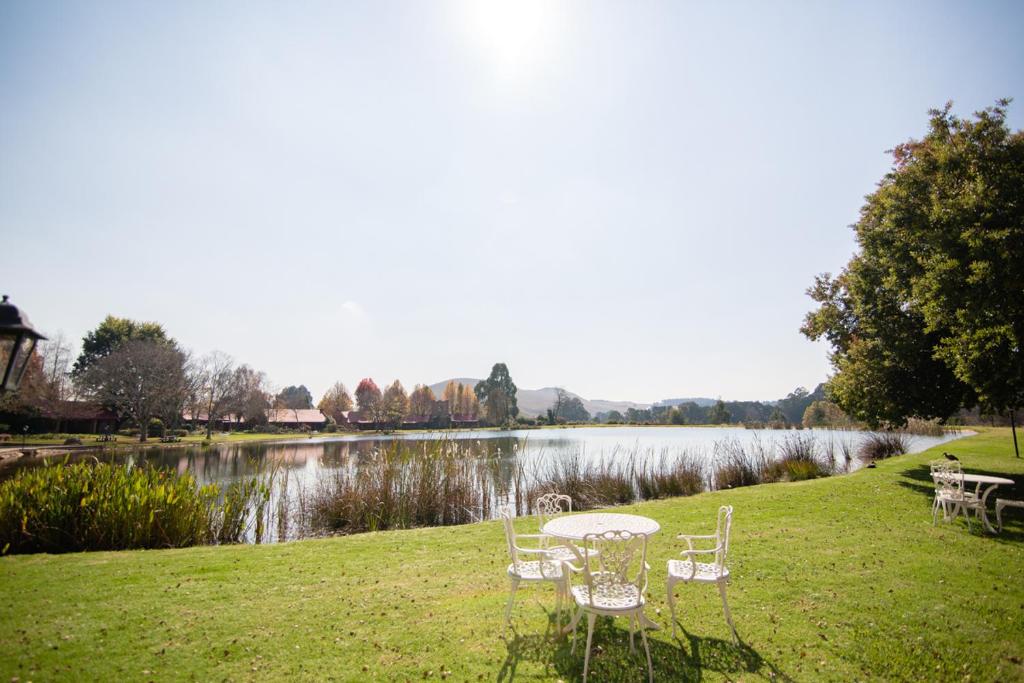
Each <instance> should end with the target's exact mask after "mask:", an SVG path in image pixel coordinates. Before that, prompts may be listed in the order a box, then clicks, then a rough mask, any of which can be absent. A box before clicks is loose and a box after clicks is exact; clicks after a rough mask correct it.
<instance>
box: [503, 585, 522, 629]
mask: <svg viewBox="0 0 1024 683" xmlns="http://www.w3.org/2000/svg"><path fill="white" fill-rule="evenodd" d="M518 588H519V579H512V590H511V592H509V594H508V605H506V606H505V623H506V624H511V623H512V603H513V602H514V601H515V599H516V590H517V589H518Z"/></svg>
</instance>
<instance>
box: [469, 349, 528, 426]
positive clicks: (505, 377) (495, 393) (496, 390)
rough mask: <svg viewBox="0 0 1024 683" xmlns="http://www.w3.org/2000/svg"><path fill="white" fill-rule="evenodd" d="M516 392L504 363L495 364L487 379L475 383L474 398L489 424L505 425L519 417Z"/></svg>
mask: <svg viewBox="0 0 1024 683" xmlns="http://www.w3.org/2000/svg"><path fill="white" fill-rule="evenodd" d="M516 391H517V389H516V385H515V382H513V381H512V376H511V375H510V374H509V371H508V366H506V365H505V364H504V363H495V364H494V367H492V368H491V374H490V375H488V377H487V379H485V380H481V381H479V382H477V385H476V396H477V398H478V399H479V400H480V402H481V403H482V404H483V406H484V414H485V415H486V416H487V419H488V421H490V422H491V424H496V425H501V424H505V423H506V422H508V421H510V420H513V419H515V417H516V416H517V415H519V405H518V404H517V402H516Z"/></svg>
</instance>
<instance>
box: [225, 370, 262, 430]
mask: <svg viewBox="0 0 1024 683" xmlns="http://www.w3.org/2000/svg"><path fill="white" fill-rule="evenodd" d="M235 375H236V381H237V385H238V386H237V390H236V392H235V400H234V401H233V403H232V405H230V406H229V407H228V409H229V410H230V411H231V412H234V413H235V414H237V415H238V416H239V417H240V418H241V419H242V420H244V421H245V423H246V424H249V425H257V424H263V423H265V422H266V421H267V409H268V408H269V407H270V396H271V394H270V390H269V388H268V386H267V376H266V374H265V373H262V372H259V371H257V370H254V369H253V368H251V367H249V366H248V365H240V366H238V369H236V370H235Z"/></svg>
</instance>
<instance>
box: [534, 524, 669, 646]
mask: <svg viewBox="0 0 1024 683" xmlns="http://www.w3.org/2000/svg"><path fill="white" fill-rule="evenodd" d="M660 530H661V525H660V524H658V523H657V522H656V521H654V520H653V519H651V518H650V517H643V516H641V515H626V514H621V513H618V512H585V513H583V514H579V515H563V516H561V517H555V518H554V519H552V520H549V521H548V522H547V523H546V524H545V525H544V526H543V527H542V528H541V532H542V533H545V534H547V535H549V536H554V537H556V538H564V539H569V540H573V541H582V540H583V537H584V536H586V535H587V534H600V533H604V532H605V531H628V532H629V533H631V534H646V535H647V536H651V535H652V534H656V533H658V531H660ZM580 614H582V612H577V614H576V616H575V618H574V621H573V622H570V624H569V625H568V626H566V627H565V629H563V633H568V632H570V631H572V629H573V627H574V626H575V625H576V623H575V622H576V621H579V617H580ZM639 621H640V622H641V623H642V624H643V625H645V626H647V627H648V628H651V629H660V628H661V626H660V625H659V624H658V623H657V622H654V621H651V619H650V617H648V616H647V615H646V614H644V613H643V611H641V612H640V616H639Z"/></svg>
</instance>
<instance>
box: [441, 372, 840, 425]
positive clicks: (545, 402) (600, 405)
mask: <svg viewBox="0 0 1024 683" xmlns="http://www.w3.org/2000/svg"><path fill="white" fill-rule="evenodd" d="M479 381H480V380H479V379H477V378H474V377H453V378H452V379H446V380H444V381H443V382H438V383H437V384H431V385H430V389H431V390H432V391H433V392H434V395H435V396H437V397H438V398H441V394H443V393H444V388H445V386H447V384H448V382H459V383H460V384H468V385H469V386H471V387H476V384H477V382H479ZM821 391H822V387H821V386H819V387H818V388H816V389H815V392H816V393H815V395H814V396H812V397H811V398H814V397H815V396H817V393H819V392H821ZM566 393H567V394H569V395H570V396H575V397H577V398H578V399H580V400H581V401H583V407H584V408H586V409H587V412H588V413H590V414H591V416H593V415H596V414H598V413H607V412H609V411H612V410H617V411H619V412H620V413H625V412H626V411H627V410H629V409H630V408H636V409H637V410H644V409H645V408H650V407H652V406H677V405H680V404H683V403H696V404H697V405H698V406H700V407H701V408H708V407H710V406H713V405H714V404H715V403H717V402H718V399H715V398H707V397H703V396H701V397H695V398H666V399H662V400H661V401H657V402H655V403H653V404H652V403H634V402H632V401H608V400H605V399H589V398H583V397H582V396H580V395H579V394H575V393H573V392H571V391H569V390H568V389H566ZM516 400H517V402H518V404H519V413H520V414H521V415H523V416H525V417H537V416H538V415H543V414H545V413H546V412H547V409H548V408H550V407H551V406H552V404H554V402H555V387H544V388H543V389H523V388H521V387H520V388H518V391H517V392H516ZM726 403H729V402H728V401H726ZM748 403H749V402H748ZM760 403H762V404H765V405H768V406H775V405H777V404H779V401H778V400H775V401H760ZM801 411H802V408H801ZM751 419H753V418H751ZM797 421H799V416H798V417H797Z"/></svg>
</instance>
